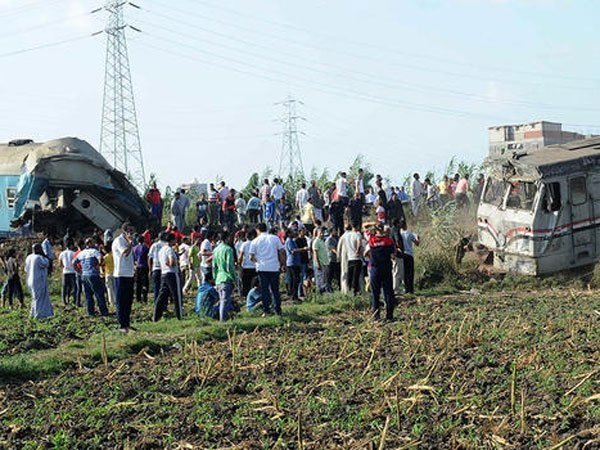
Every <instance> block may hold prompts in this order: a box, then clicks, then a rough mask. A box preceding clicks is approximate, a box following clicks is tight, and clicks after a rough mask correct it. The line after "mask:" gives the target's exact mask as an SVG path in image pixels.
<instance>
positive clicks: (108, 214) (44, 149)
mask: <svg viewBox="0 0 600 450" xmlns="http://www.w3.org/2000/svg"><path fill="white" fill-rule="evenodd" d="M0 177H3V178H6V179H8V178H11V179H14V178H15V177H18V183H17V185H16V186H14V188H15V189H16V197H15V200H14V203H13V205H12V208H11V209H12V211H10V213H11V217H10V223H11V225H12V226H13V227H19V226H22V225H24V224H26V223H28V222H31V223H34V227H35V230H36V231H54V232H56V233H60V232H61V231H62V230H64V229H65V228H67V227H71V229H81V230H83V229H89V228H90V227H98V228H114V227H116V226H118V224H119V223H120V222H122V221H125V220H131V221H132V222H133V223H134V224H136V225H137V226H139V227H144V226H147V225H148V224H149V223H151V221H152V218H151V216H150V213H149V211H148V208H147V205H146V204H145V203H144V201H143V200H142V198H141V197H140V195H139V194H138V192H137V190H136V188H135V187H134V186H133V185H132V184H131V183H130V182H129V180H128V179H127V177H126V176H125V175H124V174H123V173H121V172H119V171H118V170H115V169H114V168H113V167H112V166H111V165H110V164H109V163H108V161H106V159H105V158H104V157H103V156H102V155H101V154H100V153H99V152H97V151H96V150H95V149H94V148H93V147H92V146H91V145H90V144H89V143H87V142H86V141H84V140H81V139H78V138H74V137H68V138H62V139H56V140H52V141H48V142H44V143H35V142H32V141H30V140H22V141H13V142H11V143H9V144H0ZM34 219H35V220H34ZM1 231H5V230H0V232H1Z"/></svg>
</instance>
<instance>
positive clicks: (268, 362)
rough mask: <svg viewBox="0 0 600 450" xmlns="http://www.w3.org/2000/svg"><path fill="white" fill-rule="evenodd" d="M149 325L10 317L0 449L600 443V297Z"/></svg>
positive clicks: (3, 333) (139, 312) (1, 333)
mask: <svg viewBox="0 0 600 450" xmlns="http://www.w3.org/2000/svg"><path fill="white" fill-rule="evenodd" d="M366 307H367V300H366V298H365V299H360V300H355V299H350V298H347V297H342V296H329V297H323V298H321V299H315V300H313V301H311V302H309V303H306V304H303V305H300V306H289V305H288V306H287V308H286V309H285V310H284V314H286V315H285V316H284V319H283V320H280V319H276V318H272V317H269V318H260V317H258V316H251V315H244V316H242V317H239V318H237V319H236V320H235V321H233V322H231V323H229V324H227V325H220V324H215V323H209V322H206V321H199V320H198V319H196V318H194V317H189V318H188V319H186V320H184V321H181V322H178V321H176V320H174V319H167V320H165V321H163V322H161V323H158V324H152V323H150V322H147V321H145V320H146V319H147V318H148V317H149V306H143V307H142V306H140V305H135V308H136V313H135V317H134V321H135V324H134V326H136V327H137V331H136V332H134V333H132V334H130V335H128V336H121V335H119V334H118V333H117V332H115V331H114V330H115V328H116V326H115V323H114V319H112V320H109V321H108V322H107V323H103V322H100V321H99V320H98V319H90V318H87V317H85V316H84V314H83V311H81V310H69V311H64V310H62V309H60V308H59V311H58V317H57V318H55V319H52V320H51V321H48V322H45V323H32V322H30V321H28V320H24V315H25V314H24V312H10V313H7V312H2V313H0V351H1V354H2V360H1V361H0V377H2V378H1V381H0V382H1V383H2V386H3V387H2V388H1V389H0V447H5V448H30V449H33V448H64V449H74V448H81V449H92V448H132V449H133V448H136V449H137V448H141V449H144V448H147V449H151V448H157V449H158V448H257V449H258V448H264V449H272V448H295V449H323V448H345V449H349V448H357V449H358V448H361V449H362V448H378V449H382V448H390V449H391V448H394V449H397V448H423V449H444V448H507V449H508V448H511V449H514V448H523V449H525V448H527V449H529V448H545V449H548V448H552V449H558V448H565V449H567V448H568V449H572V448H575V449H584V448H585V449H596V448H600V426H599V424H600V398H599V392H600V326H599V324H600V300H599V296H598V293H597V292H594V291H585V290H582V291H575V290H571V289H565V288H560V289H545V290H539V291H536V290H532V291H520V292H517V293H515V294H508V293H502V292H489V293H488V292H484V293H478V292H475V291H473V292H472V293H458V294H453V295H445V296H436V295H429V296H423V297H417V298H414V299H410V300H405V301H404V303H403V304H402V305H401V306H400V308H399V310H398V314H397V315H398V320H397V321H396V322H394V323H390V324H385V325H381V324H376V323H373V322H371V321H370V320H369V319H368V311H367V310H366Z"/></svg>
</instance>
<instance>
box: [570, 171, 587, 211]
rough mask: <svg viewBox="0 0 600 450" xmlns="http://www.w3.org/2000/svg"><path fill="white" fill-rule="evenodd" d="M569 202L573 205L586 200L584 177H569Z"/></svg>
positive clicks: (580, 203) (581, 203)
mask: <svg viewBox="0 0 600 450" xmlns="http://www.w3.org/2000/svg"><path fill="white" fill-rule="evenodd" d="M569 184H570V186H571V202H572V204H573V206H578V205H583V204H584V203H585V202H586V201H587V188H586V186H585V177H575V178H571V181H570V182H569Z"/></svg>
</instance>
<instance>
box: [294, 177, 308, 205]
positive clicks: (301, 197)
mask: <svg viewBox="0 0 600 450" xmlns="http://www.w3.org/2000/svg"><path fill="white" fill-rule="evenodd" d="M308 197H309V194H308V190H307V189H306V183H302V184H301V185H300V189H298V192H296V208H298V211H300V212H302V211H304V207H305V206H306V204H307V203H308Z"/></svg>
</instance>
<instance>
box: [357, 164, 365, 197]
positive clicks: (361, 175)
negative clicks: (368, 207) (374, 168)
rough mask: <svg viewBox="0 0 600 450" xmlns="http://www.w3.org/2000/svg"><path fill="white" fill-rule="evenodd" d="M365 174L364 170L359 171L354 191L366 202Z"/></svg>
mask: <svg viewBox="0 0 600 450" xmlns="http://www.w3.org/2000/svg"><path fill="white" fill-rule="evenodd" d="M364 177H365V172H364V170H362V169H358V176H357V177H356V182H355V184H354V191H355V192H358V193H359V194H360V196H361V198H362V199H363V201H365V182H364Z"/></svg>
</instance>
